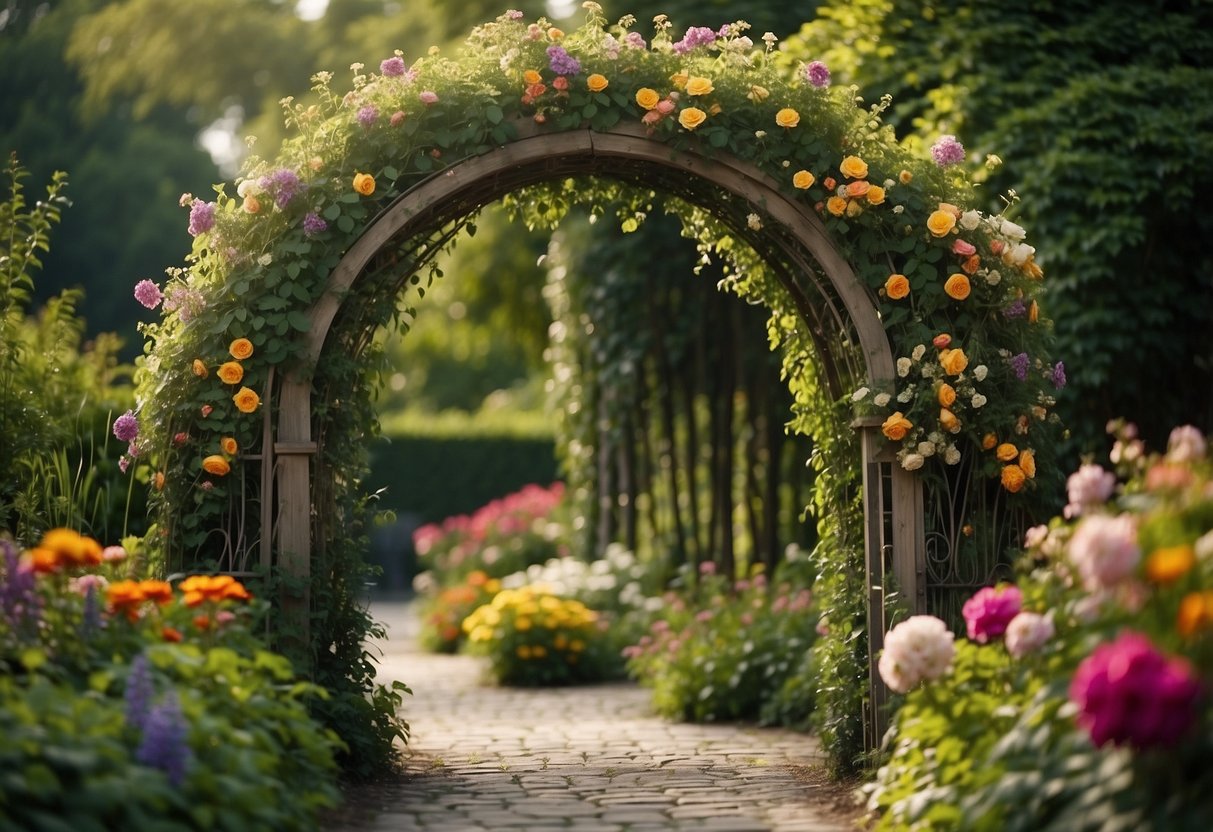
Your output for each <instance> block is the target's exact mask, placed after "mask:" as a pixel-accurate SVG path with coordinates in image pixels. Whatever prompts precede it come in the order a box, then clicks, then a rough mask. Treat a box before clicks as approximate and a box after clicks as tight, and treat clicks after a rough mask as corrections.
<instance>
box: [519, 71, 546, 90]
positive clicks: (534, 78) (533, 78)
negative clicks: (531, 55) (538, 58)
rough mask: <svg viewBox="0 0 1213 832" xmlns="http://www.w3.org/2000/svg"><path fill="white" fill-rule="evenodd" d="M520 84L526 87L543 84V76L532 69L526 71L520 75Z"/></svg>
mask: <svg viewBox="0 0 1213 832" xmlns="http://www.w3.org/2000/svg"><path fill="white" fill-rule="evenodd" d="M522 83H524V84H526V85H527V86H528V87H529V86H531V85H533V84H541V83H543V76H542V75H540V74H539V73H538V72H536V71H535V70H533V69H528V70H527V71H526V72H524V73H522Z"/></svg>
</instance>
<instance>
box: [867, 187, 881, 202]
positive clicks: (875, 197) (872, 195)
mask: <svg viewBox="0 0 1213 832" xmlns="http://www.w3.org/2000/svg"><path fill="white" fill-rule="evenodd" d="M868 202H869V203H870V204H872V205H881V204H883V203H884V188H882V187H880V186H879V185H873V186H872V187H870V188H868Z"/></svg>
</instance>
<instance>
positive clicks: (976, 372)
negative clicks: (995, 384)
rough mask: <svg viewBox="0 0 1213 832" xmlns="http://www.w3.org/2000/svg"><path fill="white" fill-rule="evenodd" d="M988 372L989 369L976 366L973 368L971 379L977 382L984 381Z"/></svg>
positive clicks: (984, 366)
mask: <svg viewBox="0 0 1213 832" xmlns="http://www.w3.org/2000/svg"><path fill="white" fill-rule="evenodd" d="M989 372H990V368H989V367H987V366H986V365H985V364H978V365H977V366H976V367H974V368H973V378H975V379H977V380H978V381H985V380H986V375H988V374H989Z"/></svg>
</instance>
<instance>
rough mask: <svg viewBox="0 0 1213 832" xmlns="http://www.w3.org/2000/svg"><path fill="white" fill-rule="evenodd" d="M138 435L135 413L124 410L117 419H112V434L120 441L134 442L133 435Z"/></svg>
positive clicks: (137, 421)
mask: <svg viewBox="0 0 1213 832" xmlns="http://www.w3.org/2000/svg"><path fill="white" fill-rule="evenodd" d="M138 435H139V420H138V419H136V418H135V414H134V413H132V412H131V411H129V410H128V411H126V413H123V414H122V415H121V416H119V417H118V418H117V419H115V420H114V436H116V437H118V441H120V442H134V441H135V437H137V436H138Z"/></svg>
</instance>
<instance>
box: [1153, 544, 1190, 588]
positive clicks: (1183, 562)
mask: <svg viewBox="0 0 1213 832" xmlns="http://www.w3.org/2000/svg"><path fill="white" fill-rule="evenodd" d="M1195 565H1196V553H1195V552H1194V551H1193V550H1192V547H1191V546H1167V547H1165V548H1162V549H1155V550H1154V551H1153V552H1151V553H1150V557H1148V558H1147V559H1146V577H1147V578H1149V579H1150V580H1151V581H1153V582H1154V583H1156V584H1170V583H1174V582H1175V581H1177V580H1179V579H1180V578H1182V577H1183V576H1184V575H1186V574H1188V571H1189V570H1190V569H1191V568H1192V567H1193V566H1195Z"/></svg>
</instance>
